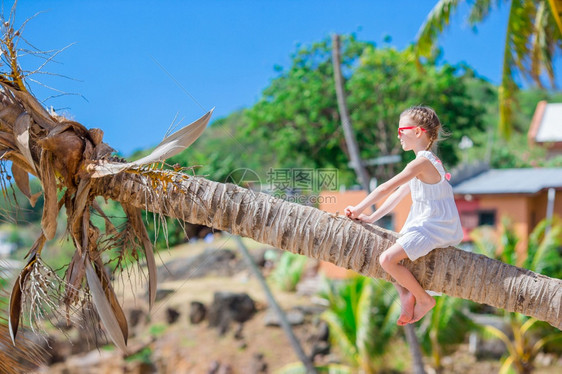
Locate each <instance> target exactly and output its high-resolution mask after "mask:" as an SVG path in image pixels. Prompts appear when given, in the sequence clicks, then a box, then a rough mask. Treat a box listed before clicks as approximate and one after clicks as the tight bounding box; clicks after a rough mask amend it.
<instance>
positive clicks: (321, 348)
mask: <svg viewBox="0 0 562 374" xmlns="http://www.w3.org/2000/svg"><path fill="white" fill-rule="evenodd" d="M329 353H330V343H328V342H323V341H320V342H318V343H315V344H314V345H313V346H312V352H311V353H310V358H311V361H314V358H315V357H316V356H318V355H320V356H325V355H327V354H329Z"/></svg>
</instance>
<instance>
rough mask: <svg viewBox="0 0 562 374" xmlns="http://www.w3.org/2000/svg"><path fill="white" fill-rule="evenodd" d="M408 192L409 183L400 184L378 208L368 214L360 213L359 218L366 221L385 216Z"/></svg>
mask: <svg viewBox="0 0 562 374" xmlns="http://www.w3.org/2000/svg"><path fill="white" fill-rule="evenodd" d="M409 193H410V185H409V184H408V183H406V184H403V185H401V186H400V187H398V189H397V190H396V191H394V192H393V193H392V195H390V196H389V197H388V199H386V200H385V201H384V203H382V205H381V206H380V208H379V209H377V210H376V211H375V213H373V214H371V215H370V216H368V215H365V214H361V215H360V216H359V220H361V221H363V222H367V223H373V222H376V221H378V220H379V219H381V218H382V217H384V216H386V215H387V214H388V213H389V212H390V211H392V209H394V208H395V207H396V205H398V203H399V202H400V201H402V199H404V198H405V197H406V195H408V194H409Z"/></svg>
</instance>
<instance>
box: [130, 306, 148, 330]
mask: <svg viewBox="0 0 562 374" xmlns="http://www.w3.org/2000/svg"><path fill="white" fill-rule="evenodd" d="M145 315H146V313H145V312H144V310H142V309H140V308H135V309H131V310H130V311H129V326H130V327H136V326H137V325H138V324H139V323H140V322H141V321H142V320H143V317H145Z"/></svg>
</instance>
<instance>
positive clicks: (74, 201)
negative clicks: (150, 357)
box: [0, 10, 213, 351]
mask: <svg viewBox="0 0 562 374" xmlns="http://www.w3.org/2000/svg"><path fill="white" fill-rule="evenodd" d="M2 21H5V22H3V23H2V24H0V31H1V35H0V52H1V55H0V60H1V61H0V183H1V185H0V187H1V188H2V191H3V193H4V195H6V194H7V191H8V189H9V188H13V185H15V186H17V187H18V188H19V189H20V190H21V191H22V193H23V194H24V195H25V196H26V197H27V198H28V199H29V201H30V203H31V204H32V205H34V204H35V201H36V199H37V197H38V196H39V195H38V194H34V195H32V194H31V190H30V188H29V175H28V174H32V175H34V176H35V177H37V178H38V179H39V181H40V182H41V187H42V192H41V193H43V196H44V206H43V214H42V219H41V228H42V232H41V235H40V236H39V238H38V239H37V241H36V242H35V244H34V245H33V247H32V248H31V249H30V251H29V253H28V258H29V260H28V263H27V265H26V266H25V267H24V269H23V270H22V271H21V273H20V275H19V276H18V279H17V280H16V282H15V285H14V288H13V290H12V294H11V299H10V314H9V331H10V333H11V335H12V338H13V339H12V340H13V342H14V343H15V342H16V336H17V331H18V327H19V323H20V320H22V319H23V320H29V323H30V324H31V327H32V329H33V330H34V331H36V330H41V329H42V327H41V324H40V321H41V320H44V319H55V320H56V321H57V322H59V321H64V320H66V322H67V323H69V322H71V321H72V320H76V318H93V319H94V320H95V322H96V323H95V324H91V323H82V325H97V323H98V321H100V320H101V322H102V323H103V325H104V327H105V331H106V333H107V335H108V336H109V337H110V338H111V339H112V340H113V342H114V343H115V344H116V345H117V346H118V347H119V348H120V349H121V350H123V351H125V349H126V343H127V334H128V331H127V321H126V319H125V315H124V313H123V310H122V309H121V306H120V305H119V302H118V300H117V297H116V295H115V292H114V290H113V287H112V285H111V282H110V277H109V275H108V273H107V272H106V270H105V264H104V261H102V255H103V256H104V257H106V259H105V260H106V262H111V261H116V262H117V267H116V269H122V268H123V266H122V265H123V263H122V260H123V259H124V258H125V256H132V257H133V259H134V260H136V261H137V262H138V261H140V258H141V255H140V252H139V251H142V252H143V253H144V257H145V258H146V265H147V269H148V288H149V303H150V305H151V306H152V305H153V303H154V300H155V296H156V263H155V259H154V249H153V244H152V242H151V240H150V238H149V236H148V233H147V230H146V228H145V225H144V224H145V223H144V222H143V217H142V212H141V210H140V209H137V208H132V207H129V206H126V205H124V206H123V210H124V211H125V213H126V218H127V220H128V223H127V224H126V225H125V228H124V229H122V231H121V232H118V231H119V230H118V229H117V228H116V227H115V226H114V225H113V223H112V222H111V220H110V218H109V217H107V216H106V215H105V214H104V212H103V210H102V209H101V207H100V206H99V204H97V202H96V201H95V195H94V193H93V192H92V191H91V185H92V178H97V177H100V176H104V175H109V174H116V173H123V172H126V173H134V174H138V175H140V176H141V177H142V179H143V181H145V183H146V186H147V188H146V191H147V192H146V193H148V194H152V195H153V197H156V198H157V197H158V196H159V195H160V194H163V193H165V192H166V190H167V189H169V188H177V187H178V186H179V183H180V182H181V180H176V179H177V178H179V179H182V178H188V176H187V175H185V174H183V175H181V176H179V177H178V175H177V173H166V172H165V171H160V170H158V172H157V173H155V169H154V168H155V166H156V165H157V164H158V165H162V166H163V165H164V160H165V159H166V158H168V157H171V156H173V155H175V154H177V153H178V152H180V151H181V150H183V149H185V148H186V147H188V146H189V145H191V144H192V143H193V142H194V141H195V140H196V139H197V138H198V137H199V136H200V135H201V133H202V132H203V131H204V129H205V128H206V126H207V124H208V123H209V120H210V117H211V115H212V112H213V110H211V111H209V112H208V113H206V114H205V115H203V116H202V117H201V118H199V119H198V120H196V121H194V122H193V123H191V124H190V125H188V126H186V127H184V128H181V129H180V130H178V131H176V132H175V133H173V134H171V135H169V136H166V137H165V138H164V139H163V140H162V142H161V143H160V144H158V146H156V148H155V149H154V150H153V152H152V153H151V154H150V155H149V156H146V157H144V158H141V159H140V160H137V161H133V162H129V163H127V162H124V161H123V160H121V159H119V158H117V157H114V156H112V153H113V149H112V148H111V147H110V146H108V145H107V144H105V143H104V142H103V132H102V131H101V130H99V129H87V128H86V127H85V126H83V125H81V124H80V123H78V122H75V121H71V120H68V119H66V118H64V117H62V116H59V115H57V114H56V113H53V112H49V111H47V110H46V109H45V108H44V107H43V106H42V105H41V103H40V102H39V101H37V100H36V99H35V97H34V96H33V95H32V94H31V93H30V92H29V90H28V87H27V83H26V78H27V77H29V75H31V74H34V73H38V72H41V70H42V68H43V67H44V66H45V63H47V62H49V61H51V60H52V58H53V57H54V56H56V54H57V53H58V52H52V53H41V51H38V50H37V49H35V48H33V47H32V49H31V50H29V49H26V50H22V49H21V48H20V47H18V43H19V41H20V39H21V28H20V29H17V30H16V29H14V27H13V22H14V11H13V10H12V13H11V14H10V17H9V19H8V20H2ZM59 52H60V51H59ZM18 53H19V54H18ZM22 53H23V54H33V55H37V56H40V57H41V58H43V59H44V63H43V64H41V66H40V67H39V68H38V69H35V70H33V71H24V70H23V69H21V68H20V66H19V65H18V56H20V55H21V54H22ZM2 68H4V69H5V71H2ZM5 161H11V162H12V165H13V166H12V176H13V179H14V182H15V183H14V184H12V183H11V181H10V180H9V179H10V178H11V177H8V176H6V179H4V178H2V176H4V175H7V173H6V170H5V166H4V163H5ZM5 180H6V181H7V182H5ZM60 194H62V198H60V199H59V196H60ZM63 206H64V207H65V212H66V215H67V218H68V219H67V230H66V231H67V233H68V235H69V236H70V238H71V240H72V243H73V244H74V246H75V248H76V251H75V253H74V255H73V256H72V258H71V259H69V264H68V267H67V269H66V274H65V277H64V280H63V279H60V278H58V277H57V276H56V274H54V272H53V271H52V270H50V269H49V267H48V266H47V265H46V264H44V263H43V261H42V260H41V256H40V255H41V250H42V248H43V245H44V244H45V242H46V241H47V240H51V239H53V238H54V237H55V235H56V231H57V217H58V215H59V212H60V211H61V209H62V207H63ZM92 211H95V212H97V214H99V215H100V216H101V217H103V219H104V221H105V232H101V230H100V229H99V228H97V227H96V226H95V225H94V224H93V223H92V222H91V220H90V215H91V212H92ZM158 213H159V212H156V215H155V220H157V224H155V226H156V227H158V228H159V229H160V228H161V229H162V230H163V231H164V233H165V234H166V230H167V228H166V220H165V219H164V218H163V216H162V215H159V214H158ZM156 217H159V218H156ZM115 248H118V255H117V258H116V259H109V260H108V259H107V254H108V253H109V252H108V251H109V250H110V249H115ZM57 286H60V287H57ZM61 304H62V305H65V308H60V305H61ZM92 305H93V307H91V306H92ZM94 310H95V311H94ZM61 311H62V312H61ZM80 311H81V312H82V313H77V312H80ZM63 313H64V316H63ZM78 314H81V315H82V316H83V317H79V316H78ZM84 316H85V317H84ZM95 333H96V334H97V332H95ZM96 341H97V339H96Z"/></svg>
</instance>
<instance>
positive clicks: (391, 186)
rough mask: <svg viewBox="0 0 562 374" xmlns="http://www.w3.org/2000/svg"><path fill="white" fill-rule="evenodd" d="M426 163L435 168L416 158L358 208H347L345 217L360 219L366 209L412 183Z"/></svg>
mask: <svg viewBox="0 0 562 374" xmlns="http://www.w3.org/2000/svg"><path fill="white" fill-rule="evenodd" d="M426 163H427V164H429V165H430V166H432V167H433V165H432V164H431V162H430V161H429V160H428V159H427V158H425V157H419V158H416V159H415V160H414V161H412V162H410V163H409V164H408V165H406V167H405V168H404V170H402V171H401V172H400V173H398V174H397V175H395V176H394V177H393V178H392V179H390V180H388V181H386V182H384V183H383V184H381V185H380V186H378V187H377V188H376V189H375V190H374V191H373V192H371V193H370V194H369V195H368V196H367V197H366V198H364V199H363V201H361V202H360V203H359V204H358V205H357V206H348V207H347V208H345V215H346V216H348V217H349V218H352V219H356V218H358V217H359V214H361V212H362V211H364V210H365V208H367V207H369V206H371V205H373V204H375V203H376V202H377V201H379V200H381V199H383V198H385V197H386V196H388V195H389V194H391V193H392V192H394V191H395V190H396V189H397V188H398V187H400V186H402V185H403V184H405V183H406V182H408V181H410V179H412V178H414V177H416V176H418V175H419V174H420V173H421V172H422V171H423V169H424V167H425V166H426Z"/></svg>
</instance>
